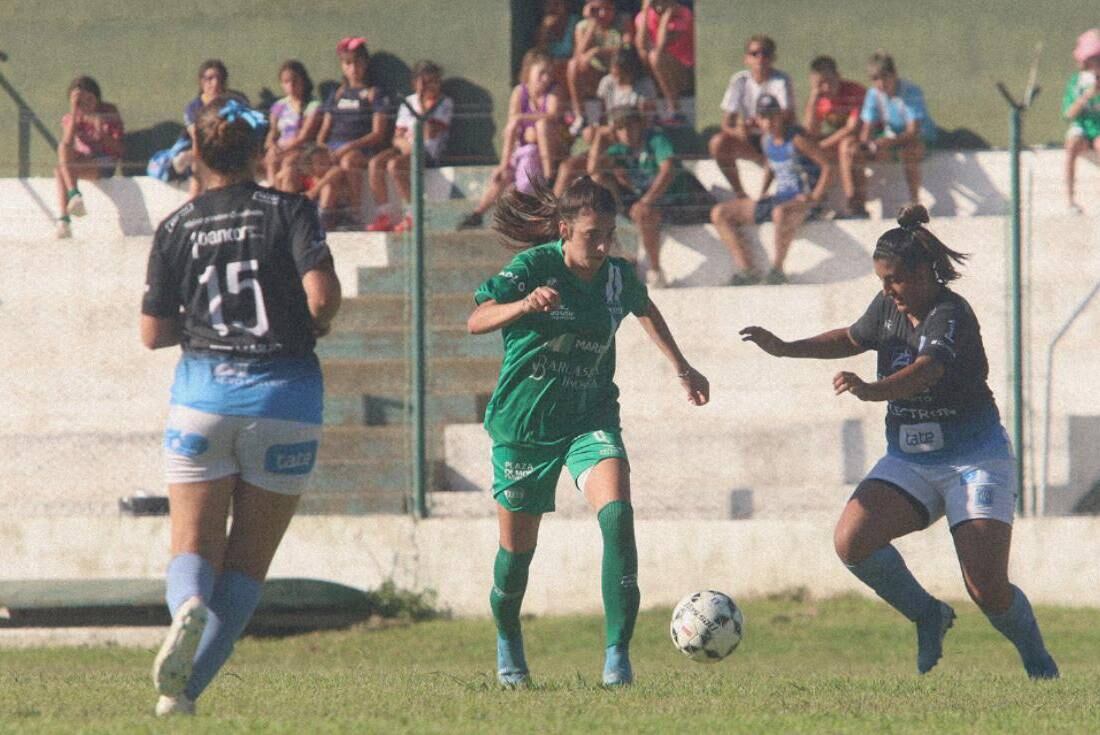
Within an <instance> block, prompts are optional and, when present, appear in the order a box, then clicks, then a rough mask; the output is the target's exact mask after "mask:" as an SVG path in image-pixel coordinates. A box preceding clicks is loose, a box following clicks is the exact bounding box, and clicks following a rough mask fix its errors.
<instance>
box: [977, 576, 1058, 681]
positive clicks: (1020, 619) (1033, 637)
mask: <svg viewBox="0 0 1100 735" xmlns="http://www.w3.org/2000/svg"><path fill="white" fill-rule="evenodd" d="M986 617H987V618H989V622H990V623H992V624H993V627H994V628H996V629H997V630H998V631H1000V633H1001V635H1003V636H1004V637H1005V638H1007V639H1008V640H1010V641H1012V645H1014V646H1016V650H1017V651H1019V652H1020V658H1021V660H1023V662H1024V666H1025V667H1027V668H1028V671H1029V672H1030V670H1031V668H1032V667H1033V666H1038V665H1042V664H1043V663H1044V662H1045V661H1046V659H1047V658H1048V657H1049V656H1050V654H1049V653H1047V649H1046V646H1045V645H1044V644H1043V636H1042V634H1041V633H1040V632H1039V624H1038V623H1037V622H1036V621H1035V613H1034V612H1033V611H1032V609H1031V603H1030V602H1028V599H1027V595H1025V594H1024V593H1023V591H1022V590H1021V589H1020V588H1019V587H1017V586H1016V585H1012V604H1011V605H1009V606H1008V609H1007V610H1005V611H1004V612H1003V613H1000V614H997V615H990V614H988V613H987V614H986Z"/></svg>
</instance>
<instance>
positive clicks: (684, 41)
mask: <svg viewBox="0 0 1100 735" xmlns="http://www.w3.org/2000/svg"><path fill="white" fill-rule="evenodd" d="M634 39H635V43H636V44H637V46H638V52H639V55H640V56H641V58H642V63H644V64H645V65H646V68H647V69H648V70H649V73H650V75H651V76H652V77H653V79H654V80H655V81H656V82H657V86H658V87H659V88H660V90H661V95H662V96H663V97H664V98H665V105H666V108H665V114H664V116H663V117H662V119H661V122H662V123H679V122H682V121H683V119H684V117H683V115H682V114H681V110H680V106H679V105H680V97H681V96H682V95H684V94H685V93H687V92H688V91H690V90H691V89H692V88H693V87H694V84H695V18H694V16H693V15H692V13H691V9H690V8H687V7H685V6H683V5H681V4H680V3H678V2H677V1H676V0H643V1H642V9H641V11H640V12H639V13H638V15H636V16H635V18H634Z"/></svg>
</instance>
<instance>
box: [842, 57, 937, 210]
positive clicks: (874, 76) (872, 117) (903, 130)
mask: <svg viewBox="0 0 1100 735" xmlns="http://www.w3.org/2000/svg"><path fill="white" fill-rule="evenodd" d="M867 72H868V74H869V76H870V77H871V83H872V86H871V88H870V89H869V90H867V96H866V97H864V99H863V110H862V111H861V112H860V115H859V117H860V120H861V121H862V123H863V127H862V129H861V130H860V132H859V139H858V141H857V140H856V139H847V140H845V141H843V142H842V143H841V148H840V172H841V176H842V177H844V181H845V182H846V183H845V190H846V191H847V190H850V191H851V192H852V193H851V194H850V195H849V201H848V213H849V215H853V216H856V217H863V216H866V210H865V209H864V203H865V200H866V194H865V191H864V190H865V189H866V180H865V178H864V175H863V165H864V164H865V163H867V162H871V161H885V160H887V159H889V158H891V157H892V156H894V155H896V156H897V158H898V159H899V160H901V162H902V165H903V167H904V169H905V182H906V184H907V185H908V187H909V200H910V201H911V202H912V203H913V204H919V203H920V185H921V167H920V162H921V159H923V158H924V147H925V144H926V143H931V142H932V141H934V140H935V139H936V124H935V123H934V122H932V118H931V117H929V115H928V107H927V106H926V105H925V103H924V92H922V91H921V88H920V87H918V86H917V85H915V84H913V83H912V82H909V81H906V80H904V79H900V78H898V72H897V68H896V67H895V66H894V59H893V58H892V57H891V56H890V55H889V54H888V53H886V52H885V51H884V50H882V49H879V50H878V51H876V52H875V53H874V54H872V55H871V59H870V61H869V62H868V65H867Z"/></svg>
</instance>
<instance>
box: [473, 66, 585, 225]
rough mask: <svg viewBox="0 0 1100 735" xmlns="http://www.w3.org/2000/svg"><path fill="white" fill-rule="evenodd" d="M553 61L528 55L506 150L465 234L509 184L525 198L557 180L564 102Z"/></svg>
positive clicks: (513, 103) (512, 106)
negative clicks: (538, 180)
mask: <svg viewBox="0 0 1100 735" xmlns="http://www.w3.org/2000/svg"><path fill="white" fill-rule="evenodd" d="M552 64H553V61H552V60H551V59H550V57H549V56H547V55H546V54H544V53H542V52H541V51H534V50H532V51H528V52H527V53H526V54H524V55H523V64H522V67H521V69H520V83H519V84H517V85H516V86H515V89H513V90H512V96H511V98H509V100H508V122H507V124H506V125H505V126H504V148H503V149H502V151H501V154H500V164H498V165H497V167H496V168H495V169H493V174H492V176H491V177H490V179H489V185H488V187H486V189H485V194H483V195H482V197H481V201H480V202H479V203H478V205H477V208H476V209H474V211H473V212H471V213H470V214H468V215H466V217H464V218H463V219H462V221H461V222H459V224H458V229H460V230H465V229H469V228H472V227H480V226H481V224H482V222H483V221H484V216H485V213H486V212H487V211H489V208H490V207H492V206H493V203H494V202H496V200H497V197H498V196H500V194H501V192H503V191H504V190H505V189H506V188H507V187H508V185H509V184H511V183H512V182H515V185H516V188H517V189H519V190H520V191H521V192H523V193H525V194H529V193H531V192H532V191H534V185H533V184H532V179H533V178H535V177H540V176H541V177H542V178H543V179H544V180H546V181H550V179H552V178H553V175H554V171H555V169H556V167H557V164H558V162H559V160H560V159H561V158H562V157H563V154H564V145H563V142H564V141H563V135H562V133H563V132H565V131H563V129H562V125H561V110H562V99H561V97H560V96H559V95H558V90H557V85H555V84H554V82H553V79H552V77H551V75H550V68H551V66H552Z"/></svg>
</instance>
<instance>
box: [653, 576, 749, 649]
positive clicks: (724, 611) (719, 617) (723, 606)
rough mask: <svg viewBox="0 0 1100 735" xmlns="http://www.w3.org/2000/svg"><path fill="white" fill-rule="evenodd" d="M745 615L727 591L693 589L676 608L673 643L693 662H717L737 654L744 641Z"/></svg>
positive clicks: (673, 615) (674, 612) (672, 630)
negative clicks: (742, 633)
mask: <svg viewBox="0 0 1100 735" xmlns="http://www.w3.org/2000/svg"><path fill="white" fill-rule="evenodd" d="M744 624H745V617H744V615H742V614H741V609H740V608H739V607H737V603H736V602H734V601H733V599H732V598H731V597H730V596H729V595H726V594H723V593H721V592H715V591H714V590H705V591H703V592H693V593H692V594H690V595H688V596H687V597H685V598H684V599H682V600H680V602H679V604H677V605H676V609H675V610H673V611H672V625H671V626H669V632H670V633H671V634H672V642H673V643H674V644H676V648H678V649H680V652H681V653H683V654H684V655H685V656H687V657H688V658H690V659H691V660H692V661H698V662H700V663H714V662H716V661H721V660H722V659H724V658H725V657H726V656H728V655H730V654H731V653H733V649H735V648H737V644H738V643H740V642H741V631H742V628H743V626H744Z"/></svg>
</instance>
